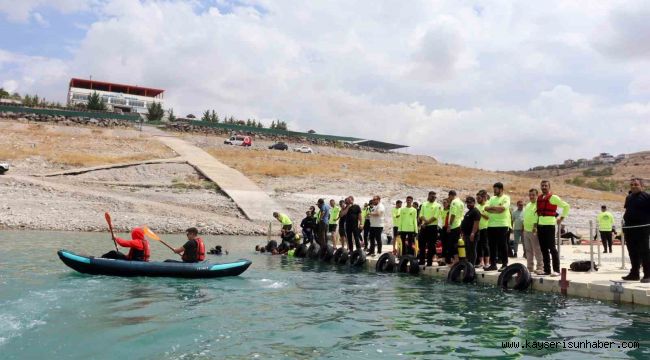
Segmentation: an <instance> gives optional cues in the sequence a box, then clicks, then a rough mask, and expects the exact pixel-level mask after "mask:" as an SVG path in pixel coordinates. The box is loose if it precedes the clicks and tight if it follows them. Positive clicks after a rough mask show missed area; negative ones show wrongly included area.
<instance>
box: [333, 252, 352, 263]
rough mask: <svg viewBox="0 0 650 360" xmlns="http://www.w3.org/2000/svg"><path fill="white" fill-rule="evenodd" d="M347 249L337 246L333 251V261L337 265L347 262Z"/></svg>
mask: <svg viewBox="0 0 650 360" xmlns="http://www.w3.org/2000/svg"><path fill="white" fill-rule="evenodd" d="M348 257H349V254H348V251H347V250H346V249H344V248H338V249H336V251H335V252H334V263H335V264H339V265H345V264H346V263H347V262H348Z"/></svg>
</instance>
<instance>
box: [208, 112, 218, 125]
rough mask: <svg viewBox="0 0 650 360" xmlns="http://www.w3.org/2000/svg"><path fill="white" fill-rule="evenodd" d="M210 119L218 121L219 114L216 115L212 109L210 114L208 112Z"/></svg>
mask: <svg viewBox="0 0 650 360" xmlns="http://www.w3.org/2000/svg"><path fill="white" fill-rule="evenodd" d="M210 121H212V122H213V123H218V122H219V115H217V112H216V111H214V110H212V114H210Z"/></svg>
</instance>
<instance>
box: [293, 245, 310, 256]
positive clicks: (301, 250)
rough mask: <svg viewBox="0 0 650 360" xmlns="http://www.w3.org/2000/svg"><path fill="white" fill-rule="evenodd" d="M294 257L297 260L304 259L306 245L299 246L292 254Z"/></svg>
mask: <svg viewBox="0 0 650 360" xmlns="http://www.w3.org/2000/svg"><path fill="white" fill-rule="evenodd" d="M294 256H295V257H297V258H304V257H306V256H307V245H305V244H300V245H298V247H297V248H296V252H295V253H294Z"/></svg>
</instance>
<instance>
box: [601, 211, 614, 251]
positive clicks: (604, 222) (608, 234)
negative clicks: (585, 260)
mask: <svg viewBox="0 0 650 360" xmlns="http://www.w3.org/2000/svg"><path fill="white" fill-rule="evenodd" d="M597 220H598V231H599V232H600V239H601V240H602V241H603V248H604V249H605V251H603V252H604V253H606V252H607V246H609V252H610V253H611V252H612V230H613V228H614V215H613V214H612V213H611V212H609V211H607V206H606V205H603V206H601V207H600V214H598V218H597Z"/></svg>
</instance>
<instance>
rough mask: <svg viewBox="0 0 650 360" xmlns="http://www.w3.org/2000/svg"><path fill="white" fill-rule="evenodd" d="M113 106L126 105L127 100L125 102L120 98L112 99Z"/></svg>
mask: <svg viewBox="0 0 650 360" xmlns="http://www.w3.org/2000/svg"><path fill="white" fill-rule="evenodd" d="M111 104H115V105H126V100H124V99H118V98H112V99H111Z"/></svg>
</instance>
